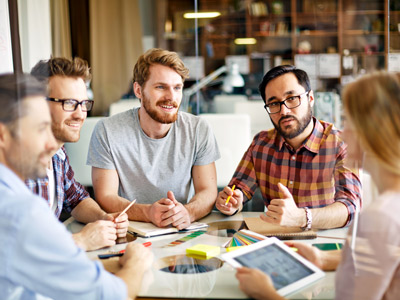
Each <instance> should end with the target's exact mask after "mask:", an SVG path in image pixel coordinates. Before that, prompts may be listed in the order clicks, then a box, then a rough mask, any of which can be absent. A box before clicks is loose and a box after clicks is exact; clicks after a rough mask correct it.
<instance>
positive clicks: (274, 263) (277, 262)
mask: <svg viewBox="0 0 400 300" xmlns="http://www.w3.org/2000/svg"><path fill="white" fill-rule="evenodd" d="M260 258H261V259H260ZM233 259H234V260H236V261H238V262H239V263H240V264H241V265H243V266H246V267H249V268H257V269H260V270H261V271H263V272H264V273H267V274H268V275H269V276H270V277H271V279H272V281H273V283H274V287H275V288H276V289H277V290H279V289H281V288H283V287H285V286H287V285H289V284H291V283H293V282H296V281H297V280H300V279H302V278H305V277H307V276H309V275H311V274H313V273H314V271H313V270H311V269H310V268H308V267H307V266H305V265H304V264H302V263H301V262H300V261H298V260H297V259H295V258H294V257H292V256H291V255H288V253H286V252H285V251H284V250H282V249H281V248H280V247H279V246H277V245H275V244H271V245H268V246H265V247H262V248H259V249H257V250H254V251H252V252H249V253H245V254H242V255H240V256H237V257H234V258H233Z"/></svg>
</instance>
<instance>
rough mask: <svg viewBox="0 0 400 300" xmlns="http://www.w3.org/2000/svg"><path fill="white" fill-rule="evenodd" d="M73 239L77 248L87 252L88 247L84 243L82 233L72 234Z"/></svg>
mask: <svg viewBox="0 0 400 300" xmlns="http://www.w3.org/2000/svg"><path fill="white" fill-rule="evenodd" d="M72 239H73V240H74V242H75V245H76V246H78V247H79V248H81V249H83V250H84V251H86V245H85V243H84V242H83V237H82V234H81V233H80V232H78V233H74V234H72Z"/></svg>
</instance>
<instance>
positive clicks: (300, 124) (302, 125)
mask: <svg viewBox="0 0 400 300" xmlns="http://www.w3.org/2000/svg"><path fill="white" fill-rule="evenodd" d="M284 119H294V120H296V122H297V127H296V128H294V129H293V130H292V131H290V132H287V131H284V130H283V129H282V127H281V126H280V125H279V124H280V123H281V121H282V120H284ZM311 120H312V113H311V106H310V104H309V105H308V110H307V114H306V115H305V116H304V117H303V118H302V119H300V120H299V119H297V118H296V117H295V116H292V115H290V116H283V117H282V118H280V119H279V121H278V124H275V123H274V122H272V124H274V127H275V129H276V131H278V133H279V134H280V135H281V136H282V137H283V138H284V139H288V140H290V139H293V138H295V137H297V136H299V135H300V134H301V133H302V132H303V131H304V130H305V129H306V128H307V126H308V124H310V122H311Z"/></svg>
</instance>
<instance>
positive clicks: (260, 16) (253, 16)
mask: <svg viewBox="0 0 400 300" xmlns="http://www.w3.org/2000/svg"><path fill="white" fill-rule="evenodd" d="M249 16H250V17H251V18H255V19H256V18H288V17H291V16H292V13H281V14H272V13H270V14H266V15H259V16H256V15H251V14H249Z"/></svg>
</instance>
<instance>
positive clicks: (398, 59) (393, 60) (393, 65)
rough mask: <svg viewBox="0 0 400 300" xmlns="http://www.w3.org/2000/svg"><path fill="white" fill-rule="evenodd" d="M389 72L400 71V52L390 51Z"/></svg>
mask: <svg viewBox="0 0 400 300" xmlns="http://www.w3.org/2000/svg"><path fill="white" fill-rule="evenodd" d="M388 71H389V72H400V53H389V64H388Z"/></svg>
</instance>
